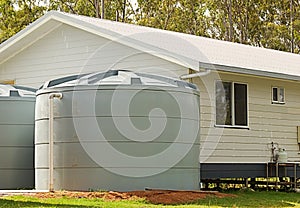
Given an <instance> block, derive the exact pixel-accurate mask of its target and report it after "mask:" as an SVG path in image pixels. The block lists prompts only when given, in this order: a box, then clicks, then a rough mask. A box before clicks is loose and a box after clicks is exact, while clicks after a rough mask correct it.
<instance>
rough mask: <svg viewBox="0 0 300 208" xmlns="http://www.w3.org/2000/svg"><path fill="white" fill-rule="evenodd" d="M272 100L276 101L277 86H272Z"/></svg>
mask: <svg viewBox="0 0 300 208" xmlns="http://www.w3.org/2000/svg"><path fill="white" fill-rule="evenodd" d="M273 101H278V89H277V87H274V88H273Z"/></svg>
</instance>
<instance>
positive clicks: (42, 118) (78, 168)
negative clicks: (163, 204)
mask: <svg viewBox="0 0 300 208" xmlns="http://www.w3.org/2000/svg"><path fill="white" fill-rule="evenodd" d="M57 93H60V94H61V95H62V99H55V98H54V99H53V100H52V101H51V102H53V106H54V107H53V121H54V126H53V129H51V130H49V117H50V115H49V102H50V100H49V98H50V97H53V95H55V94H57ZM35 125H36V133H35V151H36V152H35V184H36V189H38V190H45V189H48V188H49V187H50V183H51V180H49V179H50V177H49V170H51V169H52V168H50V167H51V165H50V163H49V162H50V161H51V160H50V158H49V131H51V132H53V140H54V145H53V164H52V165H53V184H54V189H55V190H60V189H64V190H100V189H101V190H118V191H128V190H137V189H144V188H146V187H148V188H159V189H190V190H195V189H199V174H200V173H199V172H200V171H199V137H198V136H199V91H198V89H197V87H196V86H195V85H193V84H191V83H187V82H183V81H180V80H175V79H171V78H167V77H162V76H157V75H151V74H143V73H135V72H131V71H124V70H119V71H117V70H110V71H107V72H101V73H92V74H85V75H80V76H76V75H75V76H69V77H63V78H59V79H55V80H51V81H49V82H47V83H45V84H44V86H42V87H41V89H40V90H39V91H38V92H37V100H36V115H35ZM50 157H51V156H50ZM50 172H51V171H50Z"/></svg>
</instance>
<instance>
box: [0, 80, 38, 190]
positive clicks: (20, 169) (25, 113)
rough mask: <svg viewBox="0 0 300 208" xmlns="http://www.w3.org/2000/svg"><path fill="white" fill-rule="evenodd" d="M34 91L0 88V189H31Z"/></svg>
mask: <svg viewBox="0 0 300 208" xmlns="http://www.w3.org/2000/svg"><path fill="white" fill-rule="evenodd" d="M34 107H35V90H34V89H32V88H27V87H21V86H11V85H2V84H0V115H1V116H0V132H1V135H0V189H24V188H33V187H34Z"/></svg>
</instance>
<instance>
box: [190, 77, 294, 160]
mask: <svg viewBox="0 0 300 208" xmlns="http://www.w3.org/2000/svg"><path fill="white" fill-rule="evenodd" d="M219 75H220V78H221V79H222V80H224V81H234V82H241V83H247V84H248V99H249V101H248V102H249V129H235V128H220V127H214V124H215V109H214V106H213V107H211V106H210V101H209V98H208V97H209V96H208V94H207V91H205V90H202V91H201V103H200V104H201V124H200V126H201V140H200V145H201V148H206V149H205V151H203V150H202V151H201V152H202V154H201V155H200V159H201V157H202V159H203V160H204V159H205V158H207V159H206V160H205V161H204V162H205V163H224V162H225V163H226V162H228V163H232V162H233V163H263V162H268V161H270V157H271V150H270V147H271V145H270V143H271V142H272V141H273V142H276V143H279V147H281V148H285V149H286V151H287V153H288V159H289V160H291V161H296V160H298V161H299V160H300V157H299V155H298V152H299V146H298V143H297V126H299V125H300V109H299V106H300V96H299V91H300V86H299V84H298V83H297V82H290V81H284V80H275V79H269V78H263V77H251V76H241V75H233V74H224V73H219ZM193 81H194V83H197V84H198V86H200V88H201V89H204V85H203V83H202V82H201V81H200V79H199V78H196V79H194V80H193ZM210 84H211V85H210V86H209V87H211V88H214V84H213V83H210ZM272 86H280V87H284V88H285V100H286V103H285V104H284V105H279V104H272V103H271V89H272ZM212 103H213V104H214V101H212ZM209 129H211V131H210V132H209ZM218 135H221V137H218ZM218 138H219V139H218ZM268 144H269V145H268ZM201 148H200V149H201Z"/></svg>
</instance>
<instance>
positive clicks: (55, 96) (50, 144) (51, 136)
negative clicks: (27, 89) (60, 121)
mask: <svg viewBox="0 0 300 208" xmlns="http://www.w3.org/2000/svg"><path fill="white" fill-rule="evenodd" d="M62 97H63V95H62V93H51V94H50V95H49V191H50V192H52V191H54V187H53V184H54V180H53V145H54V141H53V140H54V138H53V121H54V115H53V99H54V98H57V99H62Z"/></svg>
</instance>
